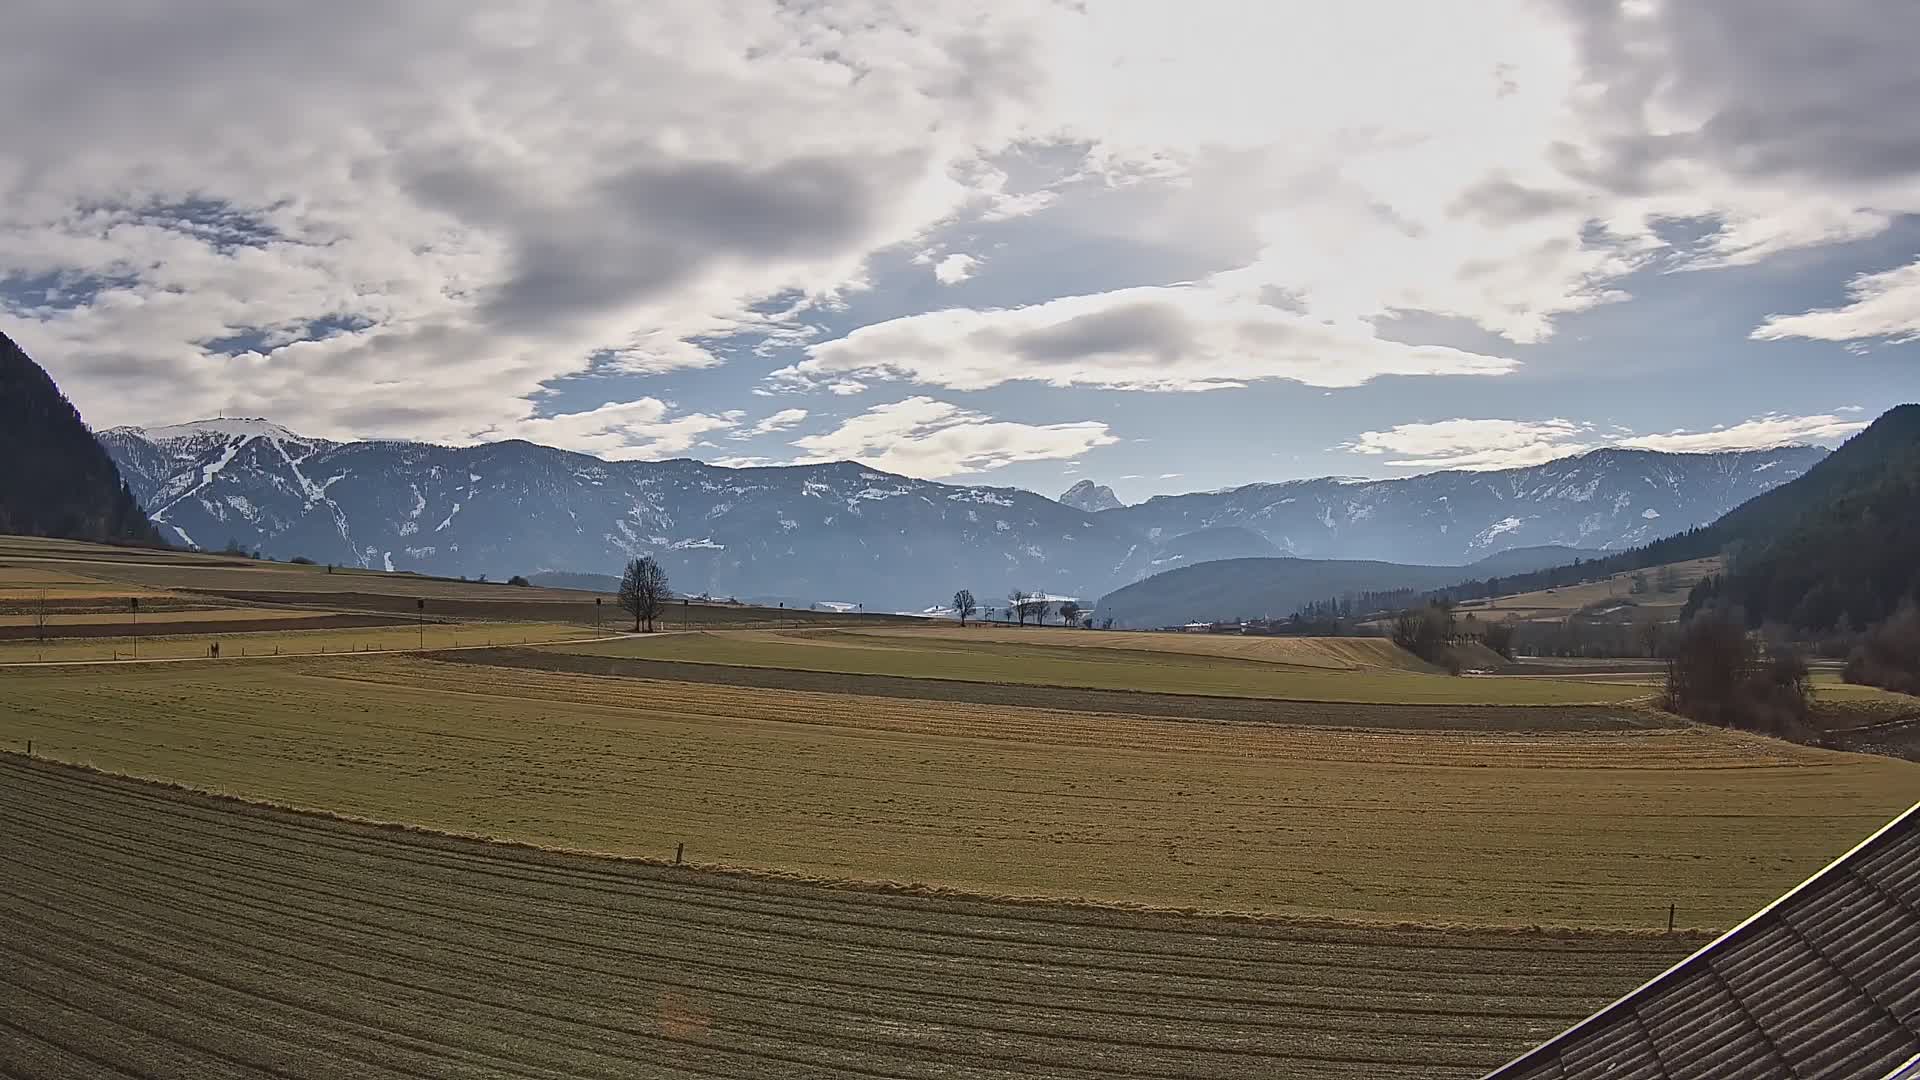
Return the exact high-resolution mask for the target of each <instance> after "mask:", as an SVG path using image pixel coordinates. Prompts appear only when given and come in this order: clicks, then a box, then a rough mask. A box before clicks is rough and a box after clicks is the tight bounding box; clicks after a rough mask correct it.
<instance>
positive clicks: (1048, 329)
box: [775, 286, 1518, 391]
mask: <svg viewBox="0 0 1920 1080" xmlns="http://www.w3.org/2000/svg"><path fill="white" fill-rule="evenodd" d="M806 351H807V358H806V359H805V360H803V361H801V362H800V363H798V364H794V365H792V366H790V367H788V368H785V369H782V370H781V371H778V372H775V378H778V379H787V380H797V381H801V382H811V381H818V380H830V379H834V378H839V377H844V376H858V377H860V378H863V379H868V378H870V379H905V380H911V381H913V382H918V383H923V384H928V385H933V386H943V387H947V388H949V389H955V390H980V389H985V388H987V387H991V386H998V385H1000V384H1002V383H1006V382H1013V381H1018V380H1032V381H1038V382H1044V383H1046V384H1048V385H1050V386H1099V387H1111V388H1116V389H1126V390H1187V391H1192V390H1215V389H1221V388H1224V387H1233V386H1242V385H1245V384H1247V383H1249V382H1255V381H1259V380H1263V379H1290V380H1293V381H1296V382H1302V383H1306V384H1309V385H1312V386H1357V385H1359V384H1361V383H1364V382H1367V381H1368V380H1370V379H1373V378H1376V377H1378V376H1381V375H1498V374H1503V373H1505V372H1509V371H1512V370H1513V369H1514V368H1515V367H1517V366H1518V364H1517V362H1516V361H1514V360H1511V359H1507V358H1504V357H1498V356H1486V355H1482V354H1478V353H1471V352H1466V351H1463V350H1460V349H1453V348H1447V347H1444V346H1437V345H1406V344H1402V343H1400V342H1396V341H1388V340H1386V339H1384V338H1381V337H1379V336H1378V335H1377V334H1375V333H1374V330H1373V327H1372V326H1370V325H1368V324H1366V323H1362V322H1358V321H1354V322H1347V323H1335V322H1329V321H1327V320H1324V319H1316V318H1310V317H1308V316H1305V315H1303V314H1301V313H1299V312H1296V311H1289V310H1284V309H1282V308H1277V307H1272V306H1269V305H1267V304H1264V303H1260V302H1259V301H1258V300H1255V299H1252V298H1248V297H1242V296H1236V295H1233V294H1232V293H1230V292H1227V291H1224V290H1221V289H1216V288H1208V287H1198V286H1173V287H1159V288H1156V287H1147V288H1135V289H1124V290H1119V291H1116V292H1109V293H1101V294H1097V295H1092V296H1070V297H1063V298H1061V299H1058V300H1050V301H1047V302H1045V303H1041V304H1034V305H1031V306H1029V307H1021V308H1008V309H1000V310H987V311H979V310H974V309H970V308H949V309H947V310H944V311H934V312H928V313H926V314H922V315H910V316H906V317H904V318H899V319H893V320H890V321H887V322H882V323H876V324H873V325H870V326H864V327H861V328H860V329H857V330H855V331H853V332H852V333H850V334H848V335H846V336H845V337H842V338H838V339H836V340H833V341H826V342H820V343H818V344H815V345H811V346H808V348H807V350H806Z"/></svg>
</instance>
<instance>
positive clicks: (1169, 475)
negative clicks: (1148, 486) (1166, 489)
mask: <svg viewBox="0 0 1920 1080" xmlns="http://www.w3.org/2000/svg"><path fill="white" fill-rule="evenodd" d="M1185 475H1187V474H1186V473H1177V472H1163V473H1161V474H1160V479H1162V480H1178V479H1180V478H1181V477H1183V476H1185Z"/></svg>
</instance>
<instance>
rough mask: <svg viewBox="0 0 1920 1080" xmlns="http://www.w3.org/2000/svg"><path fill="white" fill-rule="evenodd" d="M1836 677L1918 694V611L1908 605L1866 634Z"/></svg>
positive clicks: (1919, 619)
mask: <svg viewBox="0 0 1920 1080" xmlns="http://www.w3.org/2000/svg"><path fill="white" fill-rule="evenodd" d="M1840 677H1841V678H1843V679H1845V680H1847V681H1848V682H1850V683H1859V684H1862V685H1865V686H1878V687H1881V688H1882V689H1886V690H1893V691H1896V692H1898V693H1902V694H1920V609H1916V608H1915V607H1914V606H1913V605H1912V604H1908V605H1906V606H1904V607H1902V608H1901V609H1900V610H1899V611H1897V612H1895V613H1894V614H1893V616H1892V617H1891V618H1889V619H1887V620H1886V621H1885V622H1882V623H1880V624H1878V625H1876V626H1874V627H1873V628H1872V629H1871V630H1868V631H1867V633H1866V636H1865V637H1863V638H1861V640H1860V644H1858V645H1856V646H1854V648H1853V651H1852V652H1851V653H1849V654H1848V655H1847V663H1846V666H1845V667H1844V668H1842V669H1841V672H1840Z"/></svg>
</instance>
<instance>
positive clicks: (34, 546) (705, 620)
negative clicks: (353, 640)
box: [0, 536, 920, 631]
mask: <svg viewBox="0 0 1920 1080" xmlns="http://www.w3.org/2000/svg"><path fill="white" fill-rule="evenodd" d="M43 593H44V595H45V596H46V599H47V602H48V603H49V605H50V606H53V607H55V608H56V610H72V609H73V605H74V604H75V603H77V602H78V601H97V602H105V603H107V604H108V606H106V607H105V608H100V607H99V604H98V603H96V604H95V605H94V607H95V608H99V609H100V610H104V611H108V612H117V611H124V610H125V607H126V605H125V601H126V600H127V599H128V598H130V597H136V596H137V597H139V598H140V599H141V604H142V611H143V614H144V612H145V611H146V610H147V609H148V608H149V607H150V606H153V605H154V604H155V602H159V603H160V604H161V606H179V607H183V608H190V607H209V606H214V607H218V606H235V605H240V606H262V605H264V606H268V607H281V608H293V609H318V610H327V611H335V612H342V611H350V612H374V613H394V614H404V615H407V616H409V617H411V616H412V615H413V614H414V612H415V602H416V601H417V600H419V599H425V600H426V601H427V604H428V613H429V615H431V616H436V617H443V618H456V619H475V620H489V621H495V622H538V623H554V622H573V623H579V624H581V625H584V626H593V625H602V626H605V627H606V628H607V629H608V630H609V631H611V630H614V629H617V628H618V627H619V625H620V612H619V610H618V609H617V608H616V607H615V605H614V602H613V597H612V596H610V595H602V596H600V597H599V599H600V600H601V601H602V604H601V605H600V606H599V608H598V609H596V607H595V604H594V600H595V598H596V597H595V594H594V593H591V592H583V591H578V590H572V589H550V588H542V587H538V586H514V585H508V584H506V583H505V582H498V581H496V582H481V581H447V580H443V579H439V578H427V577H420V576H417V575H414V574H408V573H382V572H380V571H377V570H363V569H360V568H357V567H344V566H341V567H335V568H334V570H333V572H331V573H329V572H328V570H327V567H325V566H311V565H302V564H296V563H277V562H271V561H267V560H253V559H246V558H240V557H236V556H232V555H210V554H205V553H201V552H191V551H161V550H151V549H146V548H120V547H112V546H108V545H102V544H88V543H82V542H79V541H71V540H49V539H45V538H41V537H20V536H0V613H10V614H15V615H27V614H30V613H31V608H32V606H33V605H34V604H35V603H37V602H38V600H39V599H40V597H41V596H42V594H43ZM113 601H118V602H119V603H118V604H112V603H111V602H113ZM919 621H920V620H917V619H910V618H905V617H899V616H891V615H866V614H843V613H837V612H829V611H804V610H792V609H787V608H765V607H755V606H752V605H747V604H727V603H719V602H701V601H693V602H690V603H686V604H680V603H677V602H676V603H675V604H673V605H671V606H670V608H669V610H668V611H667V612H666V616H665V618H664V619H663V620H662V625H663V626H665V627H674V628H677V627H689V626H698V627H755V626H762V627H792V626H886V625H913V624H916V623H918V622H919Z"/></svg>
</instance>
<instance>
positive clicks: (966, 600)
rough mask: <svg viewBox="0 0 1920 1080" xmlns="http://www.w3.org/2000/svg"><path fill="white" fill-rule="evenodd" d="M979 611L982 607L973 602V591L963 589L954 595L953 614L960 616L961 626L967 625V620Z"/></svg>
mask: <svg viewBox="0 0 1920 1080" xmlns="http://www.w3.org/2000/svg"><path fill="white" fill-rule="evenodd" d="M979 610H980V605H979V604H976V603H974V601H973V590H972V589H961V590H960V591H959V592H957V593H954V594H953V613H954V614H955V615H958V616H960V625H961V626H965V625H967V619H968V618H970V617H971V616H972V615H973V613H974V612H976V611H979Z"/></svg>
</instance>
